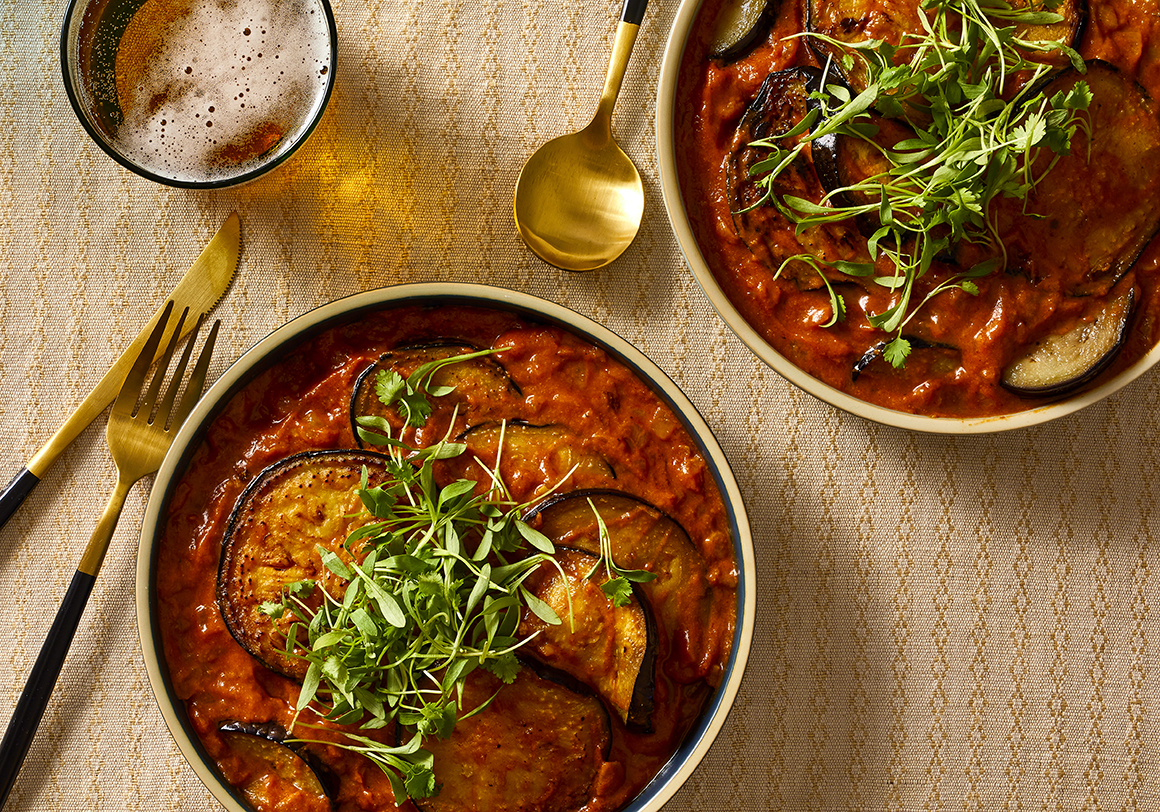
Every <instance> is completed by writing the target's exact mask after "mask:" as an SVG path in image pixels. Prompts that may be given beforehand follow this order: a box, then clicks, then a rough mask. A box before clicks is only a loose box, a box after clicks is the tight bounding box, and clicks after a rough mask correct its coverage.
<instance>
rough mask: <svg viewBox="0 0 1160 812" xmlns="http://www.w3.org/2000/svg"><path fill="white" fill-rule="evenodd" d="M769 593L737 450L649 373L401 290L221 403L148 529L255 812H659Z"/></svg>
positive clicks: (521, 300) (157, 624) (296, 340)
mask: <svg viewBox="0 0 1160 812" xmlns="http://www.w3.org/2000/svg"><path fill="white" fill-rule="evenodd" d="M753 572H754V566H753V550H752V543H751V539H750V533H749V526H748V522H747V519H746V516H745V510H744V506H743V504H742V502H741V499H740V496H739V493H738V490H737V485H736V482H735V481H734V479H733V476H732V473H731V472H730V469H729V466H728V463H727V461H726V459H725V457H724V454H723V453H722V451H721V448H720V446H719V445H718V444H717V442H716V441H715V440H714V439H713V437H712V434H711V433H710V431H709V429H708V427H707V426H706V424H705V423H704V421H703V420H702V419H701V418H700V416H699V415H698V414H697V412H696V410H695V409H694V408H693V406H692V404H691V403H690V402H689V400H688V399H687V398H686V397H685V396H684V395H683V394H682V393H681V392H680V390H679V389H678V388H677V387H676V386H675V385H674V384H673V383H672V382H671V381H670V380H669V379H668V378H667V377H665V376H664V374H663V373H662V372H661V371H660V370H659V369H658V368H657V367H656V366H655V365H653V364H652V363H651V362H650V361H648V359H647V358H645V357H644V356H643V355H642V354H641V353H640V352H639V351H637V350H635V349H634V348H633V347H632V346H631V345H630V344H628V343H627V342H625V341H623V340H622V339H620V338H619V337H617V336H616V335H614V334H613V333H611V332H610V331H608V330H606V329H605V328H603V327H601V326H599V325H597V324H595V323H593V322H591V321H589V320H588V319H586V318H584V317H582V316H579V315H577V314H575V313H573V312H572V311H569V310H566V309H565V308H562V307H559V306H557V305H554V304H551V303H549V302H545V301H542V300H539V299H535V298H533V297H531V296H526V295H523V294H518V293H513V292H510V291H502V290H499V289H495V288H489V287H486V286H478V285H446V284H432V285H403V286H397V287H393V288H386V289H383V290H379V291H371V292H368V293H364V294H359V295H356V296H353V297H350V298H348V299H343V300H340V301H338V302H334V303H332V304H330V305H326V306H324V307H322V308H319V309H317V310H315V311H311V312H310V313H307V314H306V315H304V316H302V317H300V318H298V319H295V320H294V321H292V322H290V323H289V324H287V325H285V326H283V327H282V328H279V329H278V330H277V331H275V332H274V333H273V334H271V335H270V336H269V337H267V338H266V339H264V340H263V341H261V342H259V343H258V344H257V345H256V346H255V347H254V348H253V349H251V350H250V351H249V352H247V353H246V354H245V355H244V356H243V357H242V358H241V359H240V360H239V361H237V362H236V363H235V364H234V365H233V366H231V367H230V369H229V370H227V372H226V373H225V374H224V375H223V376H222V378H221V379H220V380H219V381H217V382H216V383H215V384H214V385H213V386H212V387H211V389H210V390H209V392H208V393H207V394H206V396H205V398H204V399H203V401H202V403H201V404H200V405H199V407H198V410H197V411H196V412H195V413H194V415H193V416H192V417H191V418H190V420H189V422H188V423H187V425H186V426H185V427H183V429H182V432H181V434H180V436H179V437H178V438H177V441H176V442H175V444H174V450H173V451H172V452H171V454H170V455H169V457H168V458H167V459H166V462H165V464H164V465H163V467H162V469H161V472H160V473H159V475H158V480H157V485H156V487H155V488H154V489H153V496H152V498H151V500H150V503H149V506H148V508H147V518H146V521H145V524H144V528H143V534H142V543H141V548H140V555H139V560H138V583H137V586H138V619H139V626H140V629H141V636H142V645H143V649H144V652H145V659H146V663H147V666H148V669H149V675H150V679H151V682H152V685H153V688H154V691H155V693H156V695H157V698H158V701H159V704H160V706H161V709H162V712H163V714H164V716H165V718H166V722H167V724H168V725H169V727H170V730H171V731H172V733H173V735H174V738H175V739H176V741H177V743H178V745H179V747H180V748H181V750H182V752H183V753H184V755H185V756H186V758H187V759H188V760H189V763H190V764H191V766H192V767H193V769H194V770H195V771H196V772H197V774H198V775H199V777H200V778H201V779H202V780H203V781H204V782H205V784H206V786H207V787H208V788H209V789H210V790H211V791H212V792H213V793H214V795H215V796H216V797H217V799H218V800H219V801H220V802H221V803H223V804H225V805H226V806H227V807H228V808H229V809H231V810H234V811H235V812H237V810H255V812H266V811H267V810H273V809H288V808H293V809H295V810H326V811H329V812H348V811H349V810H356V809H358V810H365V809H375V810H387V811H390V810H395V809H405V810H410V809H417V810H422V811H423V812H468V811H469V810H480V812H483V811H484V810H486V811H487V812H491V810H504V809H509V810H526V811H527V812H568V811H569V810H581V809H584V810H592V811H593V812H597V811H599V810H607V812H615V810H644V809H655V808H658V807H659V806H660V805H661V804H663V803H664V801H665V800H667V799H668V798H669V797H671V795H672V794H673V793H674V792H675V791H676V789H677V788H678V787H679V786H680V785H681V783H682V782H683V781H684V779H685V778H686V777H687V776H688V775H689V773H690V772H691V770H692V769H693V768H694V767H695V766H696V764H697V763H698V761H700V759H701V758H702V756H703V755H704V753H705V752H706V750H707V749H708V747H709V746H710V744H711V743H712V741H713V739H714V737H715V736H716V734H717V732H718V731H719V730H720V729H721V727H722V725H723V724H724V722H725V718H726V715H727V713H728V710H729V707H730V705H731V703H732V700H733V697H734V696H735V694H736V692H737V688H738V684H739V681H740V679H741V674H742V671H743V669H744V664H745V659H746V656H747V652H748V648H749V641H750V636H751V634H752V626H753V613H754V605H755V601H754V582H753V577H754V576H753Z"/></svg>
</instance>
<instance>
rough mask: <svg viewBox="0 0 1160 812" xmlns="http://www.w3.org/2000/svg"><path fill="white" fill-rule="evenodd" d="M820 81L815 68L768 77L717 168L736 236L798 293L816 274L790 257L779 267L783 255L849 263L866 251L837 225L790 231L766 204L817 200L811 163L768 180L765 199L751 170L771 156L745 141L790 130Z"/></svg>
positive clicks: (853, 233)
mask: <svg viewBox="0 0 1160 812" xmlns="http://www.w3.org/2000/svg"><path fill="white" fill-rule="evenodd" d="M821 77H822V72H821V71H820V70H818V69H817V68H814V67H809V66H804V67H798V68H789V69H787V70H781V71H775V72H773V73H771V74H769V76H767V77H766V79H765V81H764V82H762V84H761V87H760V88H759V89H758V91H757V95H756V96H754V98H753V101H752V102H750V104H749V107H748V108H747V109H746V111H745V115H744V116H742V118H741V121H740V123H739V124H738V127H737V131H736V133H734V136H733V142H732V144H731V145H730V148H729V154H728V156H727V157H726V161H725V170H724V174H725V191H726V194H727V195H728V200H729V208H730V211H731V213H732V216H733V227H734V229H735V230H736V231H737V235H738V236H739V237H740V238H741V239H742V240H743V241H744V242H745V245H746V247H747V248H748V249H749V250H750V251H751V252H752V253H753V256H754V257H755V258H756V259H757V260H758V261H759V262H761V264H762V265H764V266H766V267H767V268H768V269H769V270H770V271H772V272H774V273H778V272H780V273H781V275H782V276H785V277H788V278H791V279H793V280H794V281H795V282H796V283H797V285H798V286H799V287H800V288H801V289H802V290H817V289H820V288H822V287H824V283H823V281H822V279H821V278H820V277H819V276H818V271H817V270H815V269H814V268H813V267H812V266H811V265H809V264H807V263H804V262H799V261H796V260H795V261H793V262H790V263H789V264H787V265H786V266H785V268H784V269H783V268H782V267H781V266H782V263H783V262H784V261H785V259H786V258H788V257H790V256H793V255H795V254H801V253H807V254H811V255H812V256H814V257H816V258H818V259H819V260H821V261H822V262H830V261H834V260H839V259H845V260H851V259H855V258H856V257H859V256H860V252H862V251H864V250H865V240H864V239H862V238H861V235H860V234H859V233H858V232H857V230H856V229H854V228H852V227H850V226H849V225H846V224H843V223H835V224H830V225H826V226H815V227H812V228H809V229H806V230H805V231H803V232H802V233H801V234H796V233H795V226H794V224H793V223H792V222H790V221H789V219H788V218H786V217H785V215H784V214H782V213H781V211H780V210H779V209H778V208H777V206H776V205H773V203H772V202H771V200H772V199H774V198H776V199H781V198H784V197H785V196H787V195H790V196H794V197H800V198H803V199H805V200H814V201H820V200H821V199H822V197H823V196H824V195H825V189H824V188H823V187H822V184H821V183H820V182H819V180H818V177H817V175H816V174H815V172H814V169H813V167H812V165H811V164H810V162H809V161H806V160H800V159H799V160H798V161H795V162H794V163H793V164H791V165H790V166H789V167H787V168H786V169H785V170H784V171H783V172H782V173H781V175H780V176H779V177H778V178H777V180H776V181H774V188H773V189H772V190H771V192H770V193H769V194H768V196H767V190H766V189H765V188H763V187H760V186H759V185H758V183H757V181H758V180H759V179H760V177H761V176H760V175H757V176H754V175H753V174H751V172H752V170H753V168H754V166H755V165H757V164H758V163H759V162H760V161H763V160H765V159H766V158H768V157H769V154H770V152H769V150H768V149H764V148H761V147H753V146H751V144H752V143H753V142H755V141H759V140H762V139H767V138H773V137H775V136H778V135H782V134H784V133H787V132H789V131H790V130H791V129H793V127H795V126H796V125H797V124H798V123H799V122H800V121H801V120H802V118H804V117H805V115H806V113H807V111H808V109H809V106H810V104H811V103H812V102H811V101H810V98H809V96H810V93H811V92H813V91H814V90H817V89H818V88H819V87H820V82H821ZM787 146H788V145H787ZM836 277H840V274H839V275H836Z"/></svg>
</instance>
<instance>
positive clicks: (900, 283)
mask: <svg viewBox="0 0 1160 812" xmlns="http://www.w3.org/2000/svg"><path fill="white" fill-rule="evenodd" d="M1051 8H1054V4H1050V3H1049V7H1045V6H1042V5H1041V6H1039V7H1033V6H1028V7H1025V8H1016V7H1013V6H1012V5H1011V4H1010V3H1008V2H1006V0H922V3H921V5H920V9H921V10H922V11H923V12H932V14H931V17H930V18H929V19H928V17H927V16H926V15H925V14H920V15H919V17H920V19H921V20H922V24H923V26H924V30H923V31H922V32H920V33H909V32H908V33H906V34H904V35H903V36H902V39H901V41H900V42H899V44H898V45H893V44H891V43H888V42H884V41H882V40H868V41H865V42H858V43H848V42H842V41H839V40H835V39H832V38H829V37H826V36H824V35H821V34H808V35H804V36H813V37H818V38H820V39H822V40H825V41H826V42H827V43H828V44H829V45H830V46H832V47H833V48H834V49H835V50H837V51H839V52H840V57H839V60H840V63H841V65H842V67H843V68H844V69H845V71H846V73H847V75H852V76H857V77H858V79H859V80H860V81H862V82H864V83H865V89H864V90H862V91H861V92H859V93H857V95H855V94H853V93H851V91H850V90H849V89H848V88H847V87H846V86H844V85H843V84H841V83H840V82H837V81H833V80H831V79H830V78H829V77H831V76H832V74H831V72H830V71H831V68H832V67H833V66H832V65H830V64H828V65H826V69H825V72H824V74H823V75H824V76H825V77H827V79H826V80H825V81H823V83H822V84H823V88H822V89H821V90H819V91H815V92H813V93H811V94H810V97H811V99H812V100H813V101H814V102H815V103H816V104H815V105H814V106H813V109H811V110H810V111H809V113H808V114H807V115H806V117H805V119H803V121H801V122H800V123H799V124H798V125H797V126H795V127H794V128H793V129H792V130H790V131H789V132H787V133H784V134H782V135H780V136H777V137H773V138H767V139H762V140H758V141H754V142H752V144H751V146H753V147H755V148H759V149H766V150H769V153H770V154H769V155H768V156H767V157H766V158H764V159H762V160H760V161H758V162H757V163H755V164H754V165H753V166H752V168H751V169H750V174H751V176H753V177H756V178H757V180H756V184H757V186H758V187H759V188H760V189H762V190H764V194H763V196H762V197H761V199H760V200H759V201H758V202H757V203H755V204H754V206H757V205H762V204H765V203H773V204H774V205H776V206H777V207H778V208H779V209H780V210H781V211H782V212H783V213H784V214H785V215H786V216H787V217H788V218H789V219H790V220H791V221H792V222H794V223H796V224H797V230H798V232H799V233H800V232H801V231H803V230H804V229H807V228H810V227H812V226H817V225H822V224H826V223H833V222H838V221H842V220H847V219H849V218H851V217H874V218H877V221H878V227H877V229H876V231H875V232H874V233H873V235H872V236H871V237H870V238H869V240H868V243H867V247H868V251H869V254H870V257H871V259H872V260H875V261H877V260H879V258H884V259H885V260H887V262H885V263H884V264H885V265H886V266H887V267H889V268H890V270H889V271H888V272H887V273H883V274H880V275H875V276H874V282H875V283H877V284H878V285H881V286H883V287H885V288H887V289H888V290H890V291H892V293H893V297H892V304H891V306H890V307H889V308H887V309H886V310H884V311H883V312H881V313H873V314H869V321H870V323H871V325H872V326H874V327H877V328H879V329H881V330H883V331H884V332H887V333H892V334H894V337H893V339H891V341H890V342H889V344H888V345H887V348H886V351H885V353H884V355H885V357H886V358H887V360H889V361H890V363H892V364H893V365H894V366H896V367H899V366H902V365H903V364H904V362H905V359H906V357H907V355H909V352H910V345H909V342H907V341H906V339H905V338H903V335H902V332H903V329H904V328H905V327H906V325H907V324H908V323H909V322H910V320H911V319H913V318H914V316H915V314H916V313H917V312H918V310H919V309H920V308H921V307H922V306H923V305H924V304H925V303H926V302H927V301H929V299H930V298H931V297H933V296H935V295H937V294H939V293H942V292H943V291H947V290H952V289H958V290H962V291H964V292H966V293H970V294H977V293H978V287H977V285H976V284H975V282H974V281H973V280H974V279H978V278H980V277H983V276H986V275H988V274H990V273H993V272H994V271H995V270H997V269H999V268H1000V267H1002V265H1003V264H1004V261H1005V249H1004V248H1003V245H1002V242H1001V240H1000V237H999V234H998V231H997V227H996V223H995V218H994V214H993V212H992V210H991V203H992V202H993V201H994V200H995V199H997V198H1000V197H1006V198H1014V199H1023V200H1025V199H1026V198H1027V195H1028V194H1029V192H1030V191H1031V189H1033V188H1034V186H1035V185H1036V184H1037V183H1039V182H1040V181H1041V180H1042V178H1043V176H1044V175H1045V174H1046V172H1047V171H1049V170H1050V168H1051V167H1052V166H1053V165H1054V163H1055V161H1056V160H1058V157H1059V156H1060V155H1063V154H1066V153H1067V152H1068V150H1069V148H1070V144H1071V140H1072V137H1073V136H1074V135H1075V134H1076V133H1077V132H1078V131H1081V130H1082V131H1084V132H1085V134H1086V135H1087V136H1088V139H1089V142H1090V136H1091V132H1090V122H1089V120H1088V119H1087V118H1086V116H1085V115H1084V114H1083V111H1085V110H1087V108H1088V106H1089V104H1090V102H1091V91H1090V90H1089V88H1088V86H1087V84H1086V83H1084V82H1079V83H1077V84H1076V85H1075V86H1074V87H1073V88H1072V89H1071V90H1069V91H1067V92H1062V91H1061V92H1059V93H1056V94H1055V95H1053V96H1051V97H1042V98H1039V99H1035V98H1034V94H1035V93H1036V92H1037V88H1038V87H1039V85H1040V84H1041V81H1040V80H1041V79H1042V78H1043V77H1044V76H1045V75H1046V74H1047V73H1048V72H1049V71H1051V70H1053V68H1052V67H1051V66H1050V65H1048V64H1046V63H1042V62H1036V61H1032V60H1031V59H1029V58H1028V54H1030V53H1039V52H1045V51H1057V52H1059V53H1061V54H1063V55H1065V56H1066V57H1067V59H1069V60H1070V62H1071V63H1072V65H1073V66H1074V67H1075V68H1076V70H1078V71H1081V72H1082V71H1083V70H1084V65H1083V61H1082V60H1081V59H1080V57H1079V56H1078V54H1076V53H1075V51H1074V50H1073V49H1071V48H1070V47H1068V46H1067V45H1065V44H1063V43H1061V42H1057V41H1045V42H1040V41H1031V40H1028V39H1026V38H1024V37H1023V36H1022V35H1021V34H1020V33H1019V28H1018V26H1020V25H1050V24H1053V23H1056V22H1060V21H1062V19H1063V17H1062V16H1061V15H1059V14H1058V13H1056V12H1054V11H1053V10H1051ZM1016 75H1018V76H1019V81H1020V84H1019V86H1018V87H1017V88H1015V89H1012V88H1011V87H1010V85H1013V84H1014V77H1015V76H1016ZM875 114H876V115H878V116H882V117H884V118H888V119H895V120H899V121H902V122H905V124H906V125H907V126H908V127H909V128H910V129H911V130H912V131H913V137H909V138H906V139H904V140H903V141H901V142H899V143H897V144H894V145H892V146H887V145H882V144H879V143H877V142H875V140H874V139H875V137H876V136H877V135H878V133H879V127H878V126H877V125H876V124H874V123H873V120H872V118H871V116H872V115H875ZM834 136H844V137H848V138H853V139H858V140H860V141H862V142H864V143H866V144H868V145H870V148H871V149H872V150H873V151H874V152H875V154H877V155H880V156H881V158H882V159H883V161H884V164H885V166H886V167H887V168H886V169H884V170H883V171H881V172H878V173H876V174H874V175H872V176H871V177H868V178H865V179H863V180H860V181H857V182H854V183H852V184H851V185H849V186H846V187H843V188H841V189H836V190H833V191H831V192H829V193H828V194H827V195H826V196H825V197H824V198H823V199H822V201H821V202H820V203H819V202H816V201H810V200H805V199H802V198H800V197H796V196H792V195H785V196H783V197H780V198H779V197H777V196H776V194H775V192H774V188H775V186H774V182H775V180H776V179H777V177H778V175H779V174H780V173H781V172H782V171H784V170H785V169H786V168H788V167H789V166H790V165H791V164H792V163H793V162H794V161H795V160H797V159H798V157H799V156H800V155H801V153H802V152H803V151H804V150H805V149H806V147H807V145H809V144H811V143H812V142H815V141H817V140H818V139H820V138H823V137H834ZM1044 150H1049V151H1050V152H1053V153H1055V154H1054V155H1053V156H1051V157H1050V158H1049V159H1048V160H1047V161H1046V165H1044V162H1043V161H1041V160H1040V155H1041V154H1043V153H1044ZM847 200H853V201H857V202H852V203H849V202H844V201H847ZM962 242H970V243H977V244H982V245H985V246H987V247H988V248H989V249H990V250H992V251H995V252H998V253H999V254H1000V256H998V257H995V258H993V259H989V260H987V261H985V262H981V263H979V264H977V265H975V266H973V267H971V268H967V269H965V270H962V271H959V272H957V273H953V274H951V275H950V276H949V277H948V278H946V279H944V280H942V281H941V282H939V283H938V284H937V285H936V286H934V288H933V289H932V290H930V292H928V293H927V294H926V295H925V296H923V298H922V300H921V301H919V302H914V301H913V299H914V298H915V283H916V282H917V281H918V280H919V279H921V278H923V277H924V276H925V275H926V274H927V272H928V271H930V269H931V267H932V264H933V263H934V262H935V259H936V257H938V256H939V255H940V254H943V253H944V252H945V251H946V250H947V249H948V247H950V246H953V245H957V244H959V243H962ZM791 260H805V261H807V262H809V263H810V264H811V265H812V267H813V268H814V269H815V270H817V272H818V273H819V275H821V276H822V279H823V280H824V281H825V284H826V288H827V291H828V292H829V296H830V302H831V306H832V308H833V316H832V318H831V320H830V322H829V324H828V325H827V326H830V325H832V324H834V323H836V322H837V321H839V320H841V319H843V318H844V314H845V303H844V302H843V301H842V297H841V296H840V294H838V293H837V292H836V291H835V290H834V287H833V285H832V284H831V282H830V280H829V279H828V278H827V276H826V274H825V273H824V272H823V267H822V266H823V265H825V266H827V267H828V268H829V269H832V270H833V271H837V272H839V273H842V274H846V275H857V276H862V275H870V274H873V273H874V272H873V270H872V269H873V267H874V266H872V265H870V264H868V263H861V264H858V263H854V264H851V263H845V264H840V263H825V262H822V261H821V260H816V259H813V258H810V259H809V260H807V259H806V258H805V257H804V256H800V255H799V256H795V257H791V258H790V259H789V260H786V262H789V261H791ZM784 267H785V266H784V264H783V266H782V268H784ZM867 269H871V270H870V271H869V273H868V272H867ZM778 273H779V274H780V273H781V269H779V270H778Z"/></svg>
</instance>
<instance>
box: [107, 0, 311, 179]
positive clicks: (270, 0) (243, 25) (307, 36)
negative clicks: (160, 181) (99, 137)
mask: <svg viewBox="0 0 1160 812" xmlns="http://www.w3.org/2000/svg"><path fill="white" fill-rule="evenodd" d="M330 56H331V53H330V38H329V30H328V25H327V20H326V15H325V13H324V10H323V8H322V6H321V5H320V3H319V2H318V0H257V1H256V2H255V1H253V0H241V2H239V0H206V1H205V2H201V1H200V0H146V2H145V3H144V4H143V5H142V6H141V7H140V9H139V10H138V11H137V12H136V13H135V14H134V16H133V19H132V20H131V21H130V22H129V24H128V26H127V27H126V28H125V32H124V35H123V36H122V38H121V44H120V47H119V49H118V51H117V57H116V85H117V101H118V105H119V107H120V109H121V112H122V114H123V120H122V121H121V123H120V124H119V125H118V126H117V127H116V131H115V132H114V133H112V136H113V140H114V143H115V144H116V146H117V148H118V149H120V150H121V151H122V152H123V153H124V154H125V155H126V157H128V158H129V159H130V160H131V161H133V162H134V163H137V164H139V165H140V166H142V167H144V168H146V169H148V170H150V171H152V172H154V173H156V174H158V175H162V176H164V177H166V178H171V179H173V180H178V181H191V182H206V181H217V180H228V179H231V178H236V177H238V176H240V175H244V174H246V173H248V172H250V171H252V170H254V169H257V168H259V167H260V166H262V165H264V164H267V163H269V162H270V161H272V160H275V159H276V158H277V157H278V156H280V155H282V154H284V153H285V152H286V151H287V150H289V149H290V148H292V147H293V146H294V144H295V143H296V142H297V141H298V140H299V137H300V136H301V135H302V133H303V131H304V130H306V129H307V128H308V127H309V125H310V122H311V121H312V119H313V118H314V117H315V115H316V114H317V112H318V108H319V106H320V105H321V104H322V103H323V101H324V98H325V92H326V88H327V85H328V83H329V82H330V80H331V76H330V73H331V71H332V69H333V66H332V65H331V64H330Z"/></svg>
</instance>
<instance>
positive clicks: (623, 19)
mask: <svg viewBox="0 0 1160 812" xmlns="http://www.w3.org/2000/svg"><path fill="white" fill-rule="evenodd" d="M647 5H648V0H624V10H623V11H622V12H621V14H620V23H619V24H618V25H617V26H616V39H615V40H614V41H613V43H612V59H611V61H610V62H609V63H608V75H607V76H606V77H605V79H604V91H603V92H602V93H601V94H600V104H599V105H598V106H597V108H596V116H595V117H594V118H593V120H592V124H593V125H594V130H595V131H597V132H599V133H600V134H601V136H602V137H603V139H604V140H605V141H611V140H612V108H613V107H615V106H616V97H617V96H619V95H620V85H621V83H622V82H623V81H624V72H625V71H626V70H628V58H629V57H630V56H632V46H633V45H634V44H635V43H636V32H637V31H639V30H640V23H641V20H643V19H644V10H645V7H646V6H647Z"/></svg>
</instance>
